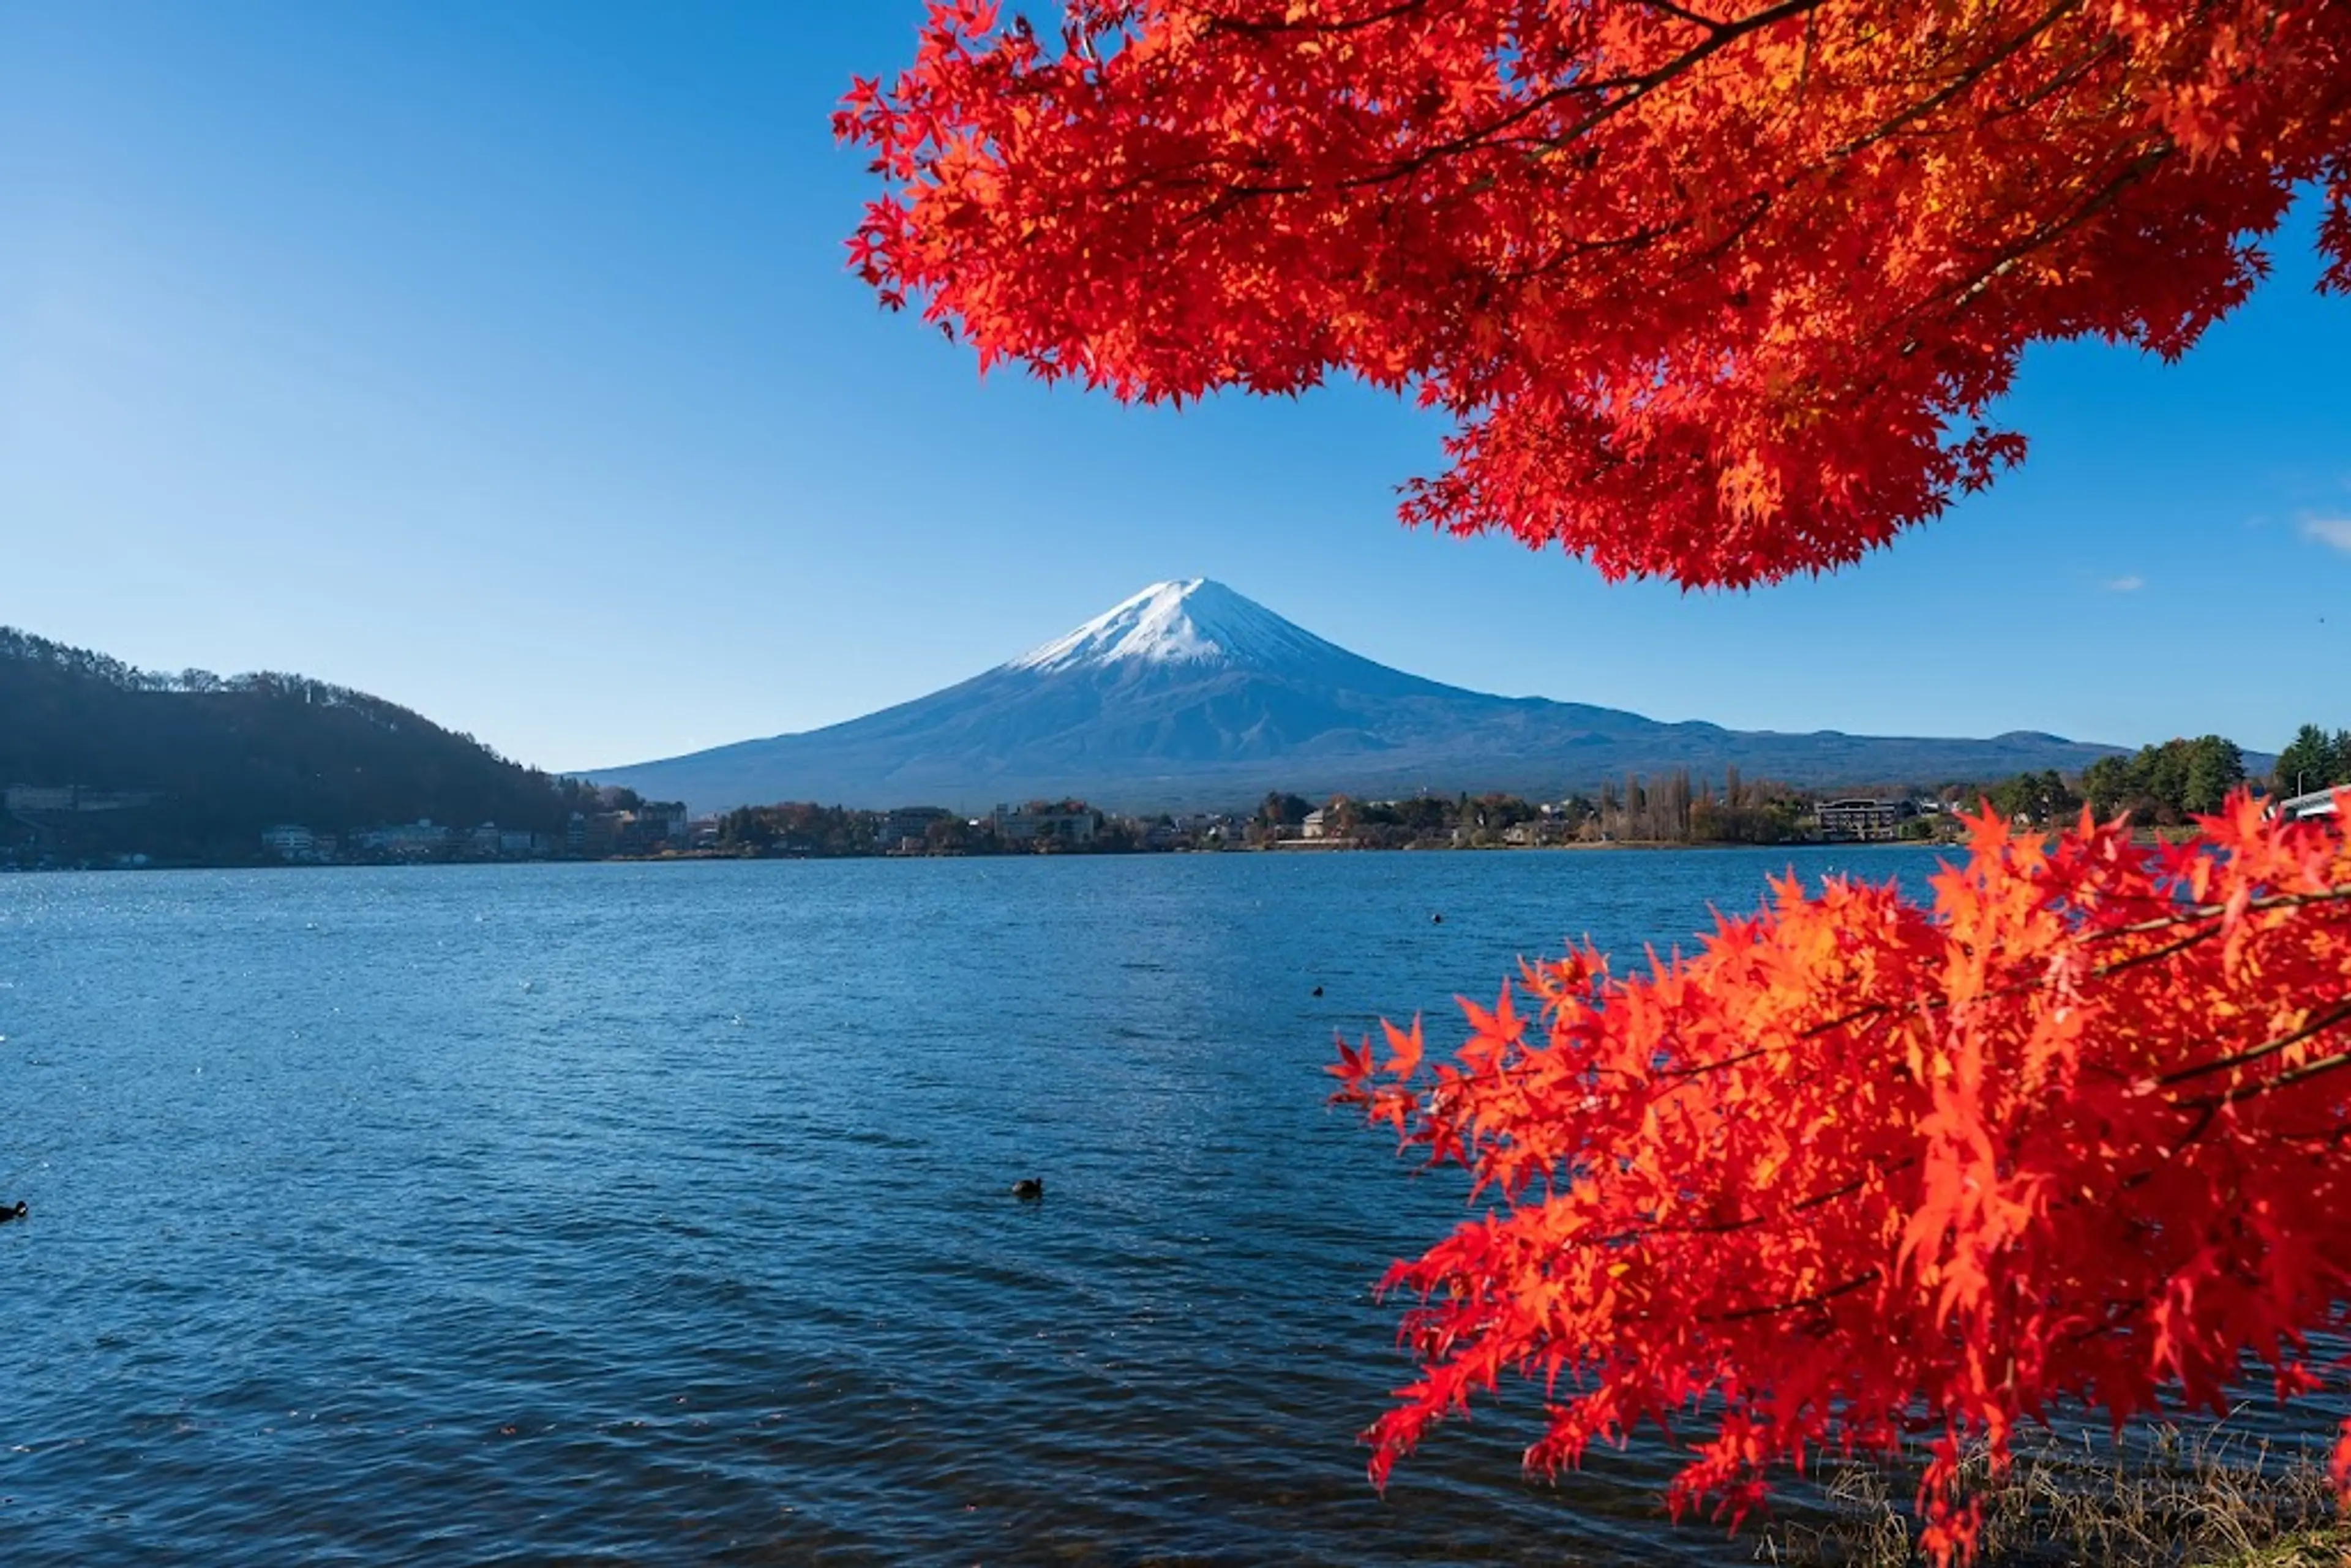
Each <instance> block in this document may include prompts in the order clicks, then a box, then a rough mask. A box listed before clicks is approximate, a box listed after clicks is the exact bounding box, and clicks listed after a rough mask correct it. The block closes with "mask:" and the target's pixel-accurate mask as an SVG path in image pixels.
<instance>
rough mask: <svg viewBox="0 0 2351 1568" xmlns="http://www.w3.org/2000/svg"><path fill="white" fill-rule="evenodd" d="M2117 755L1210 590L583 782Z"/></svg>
mask: <svg viewBox="0 0 2351 1568" xmlns="http://www.w3.org/2000/svg"><path fill="white" fill-rule="evenodd" d="M2119 749H2121V748H2120V747H2112V746H2105V745H2100V744H2095V743H2088V742H2081V741H2074V740H2069V739H2066V738H2064V737H2059V736H2051V735H2046V734H2043V733H2041V732H2037V731H2031V730H2014V731H2009V732H2007V733H2005V734H2003V735H2000V736H1994V737H1986V738H1980V739H1970V738H1963V737H1961V738H1944V737H1905V736H1855V735H1848V734H1845V733H1844V732H1841V731H1836V730H1815V731H1810V732H1801V733H1800V732H1787V731H1769V730H1757V731H1741V730H1732V729H1727V728H1725V727H1722V726H1719V725H1716V724H1711V723H1708V722H1706V721H1703V720H1692V721H1683V722H1678V723H1666V722H1662V721H1659V720H1656V719H1651V718H1647V717H1645V716H1642V715H1639V714H1635V713H1630V712H1626V711H1625V710H1623V709H1618V708H1609V707H1602V706H1594V705H1591V704H1585V703H1573V702H1560V701H1555V700H1553V699H1551V698H1547V697H1506V696H1499V695H1493V694H1490V693H1485V692H1476V691H1470V690H1468V689H1467V688H1464V687H1458V686H1451V685H1444V684H1442V683H1439V682H1437V681H1432V680H1428V679H1426V678H1425V677H1422V676H1419V675H1415V674H1408V673H1407V672H1405V671H1402V670H1396V669H1392V668H1390V667H1389V666H1387V665H1384V664H1378V663H1376V662H1375V661H1373V660H1370V659H1367V658H1364V657H1363V656H1362V655H1361V654H1358V653H1352V652H1350V651H1349V650H1347V649H1344V648H1342V647H1340V646H1339V645H1338V644H1336V643H1331V642H1328V641H1326V640H1325V639H1323V638H1321V637H1318V636H1316V635H1315V634H1314V633H1312V632H1309V631H1307V630H1306V629H1305V628H1303V627H1301V626H1298V625H1296V624H1294V623H1293V622H1290V621H1288V620H1285V619H1284V618H1283V617H1281V616H1280V615H1279V614H1278V613H1276V612H1273V611H1271V610H1270V609H1267V608H1266V607H1265V606H1263V605H1261V604H1259V603H1257V602H1256V601H1253V600H1250V599H1249V598H1247V597H1246V596H1244V595H1242V594H1240V593H1238V592H1236V591H1233V590H1232V589H1229V588H1227V587H1226V586H1225V585H1224V584H1222V583H1219V582H1216V581H1214V580H1209V579H1204V578H1193V579H1186V580H1171V581H1167V582H1159V583H1154V584H1152V585H1151V586H1150V587H1148V588H1145V589H1144V590H1143V591H1141V592H1139V593H1136V594H1134V595H1131V596H1130V597H1129V598H1127V599H1125V600H1123V601H1121V602H1120V603H1118V604H1116V605H1113V607H1112V608H1111V609H1110V610H1108V611H1105V612H1102V614H1100V615H1097V616H1094V617H1092V619H1091V620H1089V621H1087V622H1083V623H1082V624H1081V625H1079V626H1078V627H1076V628H1074V629H1073V630H1071V632H1066V633H1064V634H1063V635H1061V636H1060V637H1057V638H1054V639H1052V640H1050V641H1049V642H1047V643H1041V644H1040V645H1039V646H1038V647H1036V648H1033V649H1031V650H1030V651H1029V652H1028V653H1024V654H1021V655H1020V656H1019V657H1017V658H1014V659H1011V660H1008V661H1007V662H1006V663H1004V664H998V665H996V666H995V667H993V668H991V669H988V670H985V671H982V672H981V673H980V674H977V675H974V676H972V677H970V678H969V679H967V680H964V681H961V682H957V683H956V684H955V685H950V686H947V687H945V688H943V689H941V690H939V691H935V692H933V693H930V694H928V695H925V696H920V697H915V698H913V699H911V700H910V701H907V702H904V703H898V704H894V705H893V706H889V707H885V708H883V709H880V710H878V711H876V712H874V713H871V714H867V715H865V716H862V717H859V718H854V719H850V720H847V721H844V722H842V723H840V724H835V725H830V726H826V727H822V728H820V729H814V730H808V731H802V732H799V733H797V734H787V735H779V736H773V737H766V738H762V739H752V740H743V741H737V742H735V743H733V744H731V745H727V746H721V747H711V748H709V749H706V750H703V751H697V752H693V753H689V754H686V755H684V756H682V757H675V758H661V759H657V760H654V761H650V762H643V763H635V764H630V765H626V766H621V767H613V768H590V769H587V770H585V773H584V774H583V777H586V778H589V779H594V780H595V781H596V782H598V783H609V784H621V785H625V786H627V787H629V788H631V789H637V790H638V791H639V792H641V793H643V794H647V795H653V796H658V797H661V798H664V799H672V800H675V799H683V800H685V801H686V802H687V803H688V805H689V806H691V807H692V808H693V809H694V810H697V811H703V810H722V809H726V808H728V807H732V806H737V805H751V804H767V803H770V802H773V801H777V800H820V801H829V802H831V801H837V802H841V803H847V804H854V805H861V806H872V807H887V806H896V805H907V804H914V803H916V802H922V803H931V804H939V805H946V806H951V807H955V808H956V809H959V810H984V809H986V808H987V806H989V805H991V804H993V803H996V802H998V801H1003V800H1020V799H1026V798H1029V797H1032V796H1040V795H1055V796H1059V795H1065V794H1073V795H1079V796H1081V797H1083V798H1085V799H1086V800H1090V801H1092V803H1093V804H1095V805H1097V806H1102V807H1106V808H1110V809H1114V810H1182V809H1195V808H1202V807H1233V806H1238V805H1242V804H1245V803H1248V802H1249V801H1252V800H1255V799H1256V798H1257V797H1259V796H1260V795H1262V794H1263V793H1265V792H1266V791H1267V790H1268V789H1291V790H1296V791H1298V792H1300V793H1301V794H1307V795H1327V794H1336V793H1352V794H1358V795H1381V794H1385V795H1408V794H1413V793H1416V792H1420V791H1424V790H1436V791H1440V792H1444V793H1448V794H1449V793H1453V792H1455V791H1458V790H1461V789H1470V790H1483V789H1508V790H1510V791H1512V792H1515V793H1520V794H1527V795H1535V796H1543V797H1549V796H1553V795H1561V794H1566V793H1569V792H1572V791H1573V790H1577V789H1591V788H1593V787H1595V786H1597V785H1598V784H1599V783H1600V782H1602V781H1603V780H1604V779H1614V778H1618V777H1621V776H1623V775H1624V774H1625V773H1628V772H1632V773H1643V774H1650V775H1655V774H1658V773H1661V772H1665V771H1669V770H1671V769H1673V768H1689V769H1691V771H1692V772H1694V773H1700V774H1719V772H1720V771H1721V770H1722V769H1723V768H1726V767H1737V768H1741V769H1743V770H1745V771H1746V772H1748V773H1749V774H1750V776H1753V777H1758V778H1770V779H1776V780H1779V781H1781V782H1783V783H1788V784H1795V785H1811V786H1816V787H1818V786H1835V785H1841V784H1852V785H1861V784H1869V783H1922V784H1923V783H1938V782H1943V781H1946V780H1969V781H1977V780H1981V781H1991V780H1994V779H2005V778H2008V777H2010V776H2011V775H2013V774H2016V773H2019V772H2022V771H2026V770H2039V769H2041V768H2059V769H2062V770H2068V771H2070V770H2074V769H2078V768H2082V767H2085V766H2086V765H2087V764H2088V763H2089V762H2090V761H2092V760H2094V759H2095V758H2098V757H2101V756H2105V755H2107V754H2108V753H2111V752H2114V751H2116V750H2119Z"/></svg>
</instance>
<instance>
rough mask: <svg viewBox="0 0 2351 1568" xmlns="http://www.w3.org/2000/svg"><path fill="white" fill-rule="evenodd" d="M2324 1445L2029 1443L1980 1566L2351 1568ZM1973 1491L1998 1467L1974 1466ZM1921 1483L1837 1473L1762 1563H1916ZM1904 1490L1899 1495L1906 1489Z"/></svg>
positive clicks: (2178, 1434)
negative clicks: (1819, 1502)
mask: <svg viewBox="0 0 2351 1568" xmlns="http://www.w3.org/2000/svg"><path fill="white" fill-rule="evenodd" d="M2324 1458H2325V1450H2324V1448H2284V1449H2282V1448H2278V1447H2276V1446H2274V1445H2273V1444H2271V1443H2270V1442H2269V1441H2267V1440H2265V1439H2262V1438H2256V1437H2246V1436H2243V1435H2241V1434H2239V1433H2235V1432H2232V1431H2230V1430H2229V1429H2228V1428H2227V1427H2225V1425H2222V1426H2216V1427H2207V1428H2204V1429H2201V1430H2199V1431H2195V1432H2192V1433H2189V1432H2182V1431H2180V1430H2179V1429H2178V1428H2176V1427H2162V1428H2158V1429H2156V1430H2154V1431H2151V1432H2143V1433H2136V1434H2133V1435H2131V1436H2129V1437H2126V1439H2125V1440H2124V1442H2123V1443H2122V1444H2121V1445H2120V1446H2119V1447H2118V1446H2116V1444H2114V1443H2112V1442H2110V1441H2108V1440H2106V1439H2105V1437H2103V1436H2096V1437H2093V1436H2086V1435H2085V1436H2083V1437H2077V1438H2074V1439H2073V1440H2070V1441H2069V1440H2066V1439H2064V1438H2061V1437H2056V1436H2054V1435H2051V1436H2048V1437H2043V1439H2041V1440H2040V1441H2039V1442H2030V1441H2027V1442H2021V1443H2019V1444H2018V1445H2017V1448H2016V1463H2015V1469H2014V1470H2012V1471H2011V1474H2010V1478H2009V1484H2008V1485H2007V1486H2006V1487H2004V1488H2003V1489H2001V1490H2000V1491H1998V1492H1996V1493H1992V1494H1991V1495H1989V1496H1988V1497H1987V1499H1986V1503H1985V1517H1984V1534H1983V1555H1982V1558H1981V1559H1980V1562H1981V1563H1982V1564H1983V1568H2043V1565H2046V1564H2060V1563H2064V1564H2090V1563H2095V1564H2101V1565H2105V1564H2112V1565H2115V1568H2351V1531H2346V1529H2345V1528H2344V1527H2343V1526H2342V1525H2341V1524H2340V1523H2339V1522H2338V1521H2337V1519H2336V1515H2335V1493H2334V1490H2333V1488H2332V1487H2331V1486H2330V1485H2329V1483H2328V1481H2327V1478H2326V1472H2325V1465H2324ZM1968 1472H1969V1474H1968V1479H1969V1483H1970V1488H1971V1489H1980V1488H1981V1487H1982V1486H1983V1485H1984V1483H1985V1481H1986V1479H1987V1470H1986V1467H1985V1464H1984V1461H1983V1460H1982V1458H1980V1457H1978V1458H1974V1459H1972V1460H1971V1461H1970V1464H1969V1466H1968ZM1913 1484H1914V1483H1913V1479H1912V1478H1910V1477H1907V1476H1891V1477H1889V1475H1888V1474H1887V1472H1886V1471H1885V1470H1883V1469H1876V1468H1874V1467H1869V1466H1864V1465H1859V1464H1854V1465H1845V1466H1840V1467H1837V1468H1836V1469H1834V1470H1833V1471H1832V1472H1831V1473H1830V1474H1829V1475H1828V1477H1827V1479H1826V1485H1825V1488H1824V1492H1825V1497H1824V1500H1823V1508H1822V1509H1821V1510H1820V1511H1819V1512H1818V1513H1817V1514H1816V1515H1815V1517H1814V1518H1813V1519H1811V1520H1802V1521H1783V1522H1782V1523H1780V1524H1778V1525H1776V1526H1774V1527H1773V1528H1772V1529H1771V1531H1770V1532H1769V1533H1768V1534H1767V1535H1766V1536H1765V1538H1764V1539H1763V1541H1762V1542H1761V1545H1760V1547H1759V1548H1758V1550H1757V1552H1756V1556H1757V1559H1758V1560H1759V1561H1762V1562H1769V1563H1781V1564H1786V1565H1788V1568H1907V1565H1908V1564H1910V1563H1912V1562H1914V1561H1915V1560H1916V1559H1915V1557H1914V1554H1913V1552H1912V1550H1911V1540H1912V1537H1913V1535H1914V1533H1915V1531H1914V1527H1913V1524H1912V1521H1911V1518H1910V1513H1909V1509H1908V1506H1907V1505H1908V1502H1909V1500H1910V1493H1911V1490H1912V1487H1913ZM1897 1490H1898V1495H1897Z"/></svg>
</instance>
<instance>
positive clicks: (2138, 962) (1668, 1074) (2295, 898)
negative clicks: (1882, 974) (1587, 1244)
mask: <svg viewBox="0 0 2351 1568" xmlns="http://www.w3.org/2000/svg"><path fill="white" fill-rule="evenodd" d="M2317 904H2351V883H2346V884H2345V885H2343V886H2340V887H2330V888H2327V889H2325V890H2324V891H2323V892H2319V893H2287V894H2273V895H2272V896H2270V897H2267V898H2256V899H2252V900H2251V901H2249V902H2248V903H2247V904H2246V905H2245V912H2246V913H2247V914H2260V913H2266V912H2268V911H2271V910H2276V909H2304V908H2309V907H2312V906H2314V905H2317ZM2228 912H2229V911H2228V906H2227V905H2226V904H2197V905H2194V906H2192V907H2190V908H2188V909H2183V910H2181V911H2180V912H2179V914H2178V915H2167V916H2164V917H2162V918H2159V919H2155V920H2143V921H2140V922H2138V923H2137V925H2118V926H2116V927H2115V928H2114V929H2113V930H2111V931H2102V932H2098V933H2096V934H2095V935H2094V936H2089V937H2087V938H2085V942H2105V941H2109V940H2112V939H2114V938H2116V937H2120V936H2145V935H2147V933H2149V932H2155V931H2168V930H2172V929H2174V928H2176V927H2178V926H2180V925H2190V924H2195V925H2200V926H2201V929H2199V930H2197V931H2194V932H2191V933H2189V935H2188V936H2183V937H2180V938H2179V940H2178V941H2175V942H2167V943H2165V944H2164V945H2163V946H2160V947H2151V948H2148V949H2147V951H2145V952H2143V953H2134V954H2132V955H2131V956H2129V957H2127V958H2116V959H2115V960H2114V961H2113V962H2111V963H2106V964H2101V965H2098V966H2097V967H2095V968H2093V969H2091V970H2090V971H2089V973H2088V975H2087V978H2089V979H2093V980H2103V979H2106V978H2109V977H2112V976H2115V975H2118V974H2121V973H2123V972H2124V971H2125V970H2127V969H2136V968H2139V967H2142V966H2145V965H2147V964H2154V963H2160V962H2161V961H2162V960H2164V959H2166V958H2170V957H2175V956H2178V955H2179V954H2181V953H2184V952H2186V951H2187V950H2188V949H2189V948H2190V947H2193V946H2197V945H2199V943H2203V942H2207V941H2210V939H2211V938H2213V937H2214V936H2219V935H2220V932H2221V930H2222V926H2221V925H2219V924H2216V923H2217V922H2220V921H2221V920H2222V919H2223V918H2224V917H2225V916H2226V915H2227V914H2228ZM2055 983H2056V982H2055V981H2054V980H2053V978H2051V977H2049V976H2047V975H2045V974H2044V975H2042V976H2040V977H2036V978H2032V979H2027V980H2012V981H2011V982H2009V983H2008V984H2007V985H2004V986H1997V987H1994V988H1991V989H1990V990H1987V991H1985V992H1984V993H1983V995H1982V996H1981V997H1980V998H1978V999H1980V1000H1984V1001H1991V1000H1994V999H1997V998H2006V997H2015V996H2022V995H2024V994H2026V993H2027V992H2031V991H2038V990H2046V989H2048V988H2050V987H2051V986H2053V985H2054V984H2055ZM1950 1005H1951V1004H1950V1003H1949V1000H1947V999H1946V998H1942V997H1922V998H1919V999H1918V1000H1917V1001H1910V1002H1865V1003H1863V1004H1862V1005H1861V1006H1860V1007H1857V1008H1855V1009H1853V1010H1852V1011H1850V1012H1846V1013H1842V1014H1839V1015H1838V1016H1836V1017H1834V1018H1831V1019H1823V1020H1822V1021H1821V1022H1819V1023H1815V1024H1808V1025H1806V1026H1805V1027H1804V1028H1802V1029H1801V1030H1797V1031H1796V1032H1795V1033H1794V1034H1793V1035H1792V1036H1790V1037H1789V1038H1788V1039H1787V1040H1780V1041H1775V1042H1774V1043H1772V1044H1770V1045H1759V1046H1756V1047H1753V1048H1752V1049H1751V1050H1748V1051H1734V1052H1732V1053H1731V1054H1730V1055H1729V1056H1723V1057H1717V1058H1716V1059H1714V1060H1713V1061H1701V1062H1698V1063H1695V1064H1693V1065H1691V1066H1687V1067H1671V1068H1664V1069H1660V1070H1659V1071H1658V1072H1657V1074H1656V1076H1658V1077H1660V1078H1681V1079H1687V1078H1698V1077H1702V1076H1704V1075H1705V1074H1707V1073H1709V1072H1718V1071H1722V1070H1723V1069H1725V1068H1730V1067H1738V1066H1741V1065H1743V1064H1745V1063H1747V1062H1750V1061H1756V1060H1757V1059H1759V1058H1761V1057H1766V1056H1770V1055H1771V1054H1772V1053H1773V1052H1775V1051H1784V1050H1787V1049H1788V1048H1789V1047H1790V1046H1792V1045H1794V1044H1798V1043H1801V1042H1802V1041H1804V1040H1817V1039H1819V1038H1820V1037H1821V1036H1823V1035H1825V1034H1834V1032H1836V1031H1837V1030H1842V1029H1849V1028H1851V1027H1852V1026H1853V1025H1855V1024H1857V1023H1866V1022H1869V1021H1870V1020H1871V1019H1878V1018H1885V1017H1887V1016H1889V1015H1897V1014H1906V1013H1916V1014H1918V1015H1921V1016H1924V1015H1925V1014H1928V1013H1934V1012H1942V1011H1945V1010H1947V1009H1949V1007H1950Z"/></svg>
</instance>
